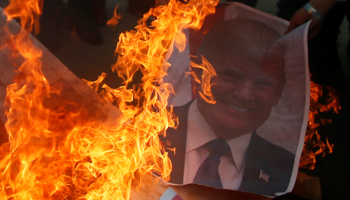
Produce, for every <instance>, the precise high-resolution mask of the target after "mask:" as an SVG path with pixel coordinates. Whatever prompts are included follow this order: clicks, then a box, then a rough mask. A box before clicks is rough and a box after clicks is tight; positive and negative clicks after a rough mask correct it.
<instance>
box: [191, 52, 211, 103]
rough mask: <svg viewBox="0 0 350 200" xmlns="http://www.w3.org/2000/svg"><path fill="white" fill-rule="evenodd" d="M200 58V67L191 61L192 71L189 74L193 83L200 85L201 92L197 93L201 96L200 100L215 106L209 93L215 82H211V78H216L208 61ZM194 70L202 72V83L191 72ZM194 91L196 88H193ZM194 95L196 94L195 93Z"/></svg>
mask: <svg viewBox="0 0 350 200" xmlns="http://www.w3.org/2000/svg"><path fill="white" fill-rule="evenodd" d="M201 57H202V64H201V65H199V64H197V63H195V62H193V61H191V70H192V71H191V72H190V73H189V74H190V75H191V76H192V77H193V79H194V81H195V82H197V83H198V84H200V86H201V90H202V91H199V95H200V96H201V98H202V99H204V100H205V101H206V102H208V103H211V104H215V103H216V101H215V100H214V96H213V94H212V92H211V87H212V86H213V85H215V84H216V82H213V78H215V77H216V72H215V69H214V67H213V66H212V65H211V64H210V63H209V61H208V60H207V59H206V58H205V57H203V56H201ZM195 68H197V69H201V70H202V79H201V80H202V81H201V80H200V79H199V78H198V77H197V75H196V73H195V72H194V71H193V69H195ZM194 89H196V87H194ZM194 94H196V92H195V91H194Z"/></svg>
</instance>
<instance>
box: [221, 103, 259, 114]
mask: <svg viewBox="0 0 350 200" xmlns="http://www.w3.org/2000/svg"><path fill="white" fill-rule="evenodd" d="M222 102H223V103H224V104H225V105H226V106H228V107H229V108H231V109H232V110H235V111H238V112H243V113H246V112H250V111H252V110H254V109H251V108H242V107H237V106H234V105H232V104H229V103H227V102H225V101H222Z"/></svg>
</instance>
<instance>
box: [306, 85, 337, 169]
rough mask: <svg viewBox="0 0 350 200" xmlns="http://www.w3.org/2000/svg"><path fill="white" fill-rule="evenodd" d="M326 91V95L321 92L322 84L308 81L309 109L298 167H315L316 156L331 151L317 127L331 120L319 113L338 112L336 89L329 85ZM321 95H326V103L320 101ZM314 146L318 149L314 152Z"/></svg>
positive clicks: (331, 146) (331, 148)
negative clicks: (323, 117)
mask: <svg viewBox="0 0 350 200" xmlns="http://www.w3.org/2000/svg"><path fill="white" fill-rule="evenodd" d="M326 90H327V91H328V93H327V94H326V96H325V95H324V94H323V92H324V91H323V89H322V85H318V84H316V83H314V82H311V83H310V97H311V98H310V110H309V121H308V128H307V131H306V135H305V143H304V148H303V152H302V155H301V158H300V164H299V167H300V168H308V169H311V170H313V169H314V168H315V163H316V156H317V155H319V154H322V153H323V156H325V155H326V152H327V151H328V153H332V152H333V146H334V145H330V144H329V142H328V138H326V143H324V142H322V140H321V135H320V134H319V133H318V127H319V126H321V125H326V124H329V123H331V122H332V120H330V119H328V120H327V119H322V118H321V117H320V116H319V114H320V113H324V112H331V111H332V112H335V113H337V114H338V113H339V110H340V108H341V107H340V104H339V101H338V95H337V93H336V91H335V90H334V89H332V88H330V87H326ZM321 97H326V98H327V100H326V103H325V104H323V103H321V102H320V98H321ZM315 148H318V150H317V151H316V152H315Z"/></svg>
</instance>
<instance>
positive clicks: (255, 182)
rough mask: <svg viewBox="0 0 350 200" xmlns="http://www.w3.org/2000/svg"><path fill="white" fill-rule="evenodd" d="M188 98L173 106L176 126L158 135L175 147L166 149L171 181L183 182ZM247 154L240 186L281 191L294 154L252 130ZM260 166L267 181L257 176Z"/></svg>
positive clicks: (270, 193) (264, 191)
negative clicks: (163, 136)
mask: <svg viewBox="0 0 350 200" xmlns="http://www.w3.org/2000/svg"><path fill="white" fill-rule="evenodd" d="M191 102H192V101H191ZM191 102H189V103H187V104H186V105H184V106H181V107H175V108H174V113H175V114H176V115H177V116H178V117H179V125H178V127H177V129H173V128H170V129H168V130H167V137H166V138H162V137H161V140H162V141H163V142H164V143H165V144H167V143H166V141H168V142H170V147H175V148H176V151H175V154H174V152H173V151H168V153H169V158H170V159H171V161H172V164H173V171H172V173H171V175H170V176H171V180H170V182H171V183H177V184H182V183H183V174H184V168H185V166H184V165H185V154H186V135H187V116H188V110H189V106H190V104H191ZM168 144H169V143H168ZM168 147H169V146H168ZM246 156H247V160H246V165H245V171H244V175H243V179H242V184H241V187H240V188H239V190H241V191H245V192H251V193H256V194H262V195H268V196H275V194H274V193H276V192H284V191H285V190H286V189H287V187H288V184H289V180H290V177H291V173H292V169H293V164H294V157H295V156H294V155H293V154H292V153H290V152H289V151H287V150H285V149H283V148H281V147H279V146H276V145H274V144H272V143H270V142H268V141H267V140H265V139H263V138H262V137H260V136H258V135H257V134H256V133H255V131H254V132H253V134H252V137H251V141H250V143H249V146H248V149H247V154H246ZM261 170H262V171H263V172H264V173H265V174H267V175H268V176H269V178H268V182H267V181H265V180H264V179H263V178H259V177H260V173H261Z"/></svg>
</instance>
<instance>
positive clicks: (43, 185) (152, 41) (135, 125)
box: [0, 0, 218, 199]
mask: <svg viewBox="0 0 350 200" xmlns="http://www.w3.org/2000/svg"><path fill="white" fill-rule="evenodd" d="M217 3H218V1H217V0H197V1H191V2H189V3H187V4H183V3H181V2H177V1H176V0H171V1H170V2H169V4H168V5H166V6H160V7H157V8H154V9H151V10H150V12H148V13H147V14H145V16H144V17H143V19H142V20H141V21H140V22H139V25H138V26H137V27H135V28H136V31H130V32H126V33H123V34H122V35H120V38H119V41H120V42H119V43H118V46H117V49H116V52H117V53H118V54H119V57H118V61H117V62H116V63H115V65H114V66H113V70H114V71H117V73H118V74H119V76H120V77H122V78H124V80H125V81H124V85H123V86H121V87H119V88H116V89H112V88H110V87H108V86H107V85H103V86H102V88H103V89H104V90H103V92H102V94H103V96H104V97H105V98H106V99H107V100H108V101H110V102H113V103H114V104H115V105H116V106H117V107H118V108H119V109H120V110H121V112H122V115H121V116H119V118H117V119H115V120H116V121H115V122H114V123H110V122H103V120H102V119H100V118H99V117H98V116H96V117H94V118H92V119H91V118H89V117H88V116H87V115H88V113H87V111H86V110H85V109H84V108H81V107H80V106H79V103H77V102H74V101H69V100H66V99H65V98H64V97H60V93H61V91H62V90H63V86H62V85H58V84H56V85H52V84H51V85H50V83H49V82H48V80H47V79H46V78H45V76H44V74H43V72H42V71H41V56H42V51H41V50H40V49H38V48H37V47H35V46H34V45H32V43H31V40H30V37H29V34H28V33H27V32H25V31H21V32H20V33H19V34H17V35H13V34H12V33H10V32H9V33H8V34H9V35H11V40H10V41H8V42H6V43H5V44H1V45H2V46H1V47H0V48H6V49H10V50H11V51H12V55H13V58H14V59H19V58H21V59H20V60H21V61H22V64H21V65H20V66H19V68H18V69H16V73H15V76H14V79H13V82H14V83H13V84H11V85H9V86H8V88H7V95H6V99H5V102H6V104H5V108H6V110H7V112H6V115H7V122H6V124H5V127H6V130H7V132H8V134H9V143H6V144H3V145H2V146H1V148H0V153H1V154H0V180H1V181H0V183H1V189H0V199H67V198H69V199H129V198H130V187H131V183H132V181H133V180H135V179H136V177H142V175H143V174H145V173H149V172H154V173H157V174H159V175H160V176H161V177H162V178H164V179H167V177H168V176H169V174H170V171H171V162H170V160H169V158H168V157H167V153H164V147H163V146H162V144H161V143H160V141H159V138H158V135H159V134H165V131H166V129H167V128H168V127H172V126H175V124H176V123H175V121H174V119H173V118H174V117H173V114H172V113H171V109H170V111H169V110H168V109H167V108H166V106H167V98H168V96H169V94H170V92H172V87H171V86H170V85H169V84H166V83H163V77H164V76H165V75H166V70H167V68H168V67H169V66H170V64H169V63H167V59H168V58H169V55H170V54H171V52H172V45H173V44H175V45H176V46H177V47H178V48H179V49H182V50H183V49H184V48H185V43H186V37H185V34H184V33H182V30H183V29H184V28H196V29H199V28H200V26H201V25H202V24H203V20H204V18H205V17H206V16H207V15H208V14H211V13H214V12H215V5H216V4H217ZM41 5H42V1H33V0H27V1H23V0H22V1H20V0H18V1H15V0H13V1H11V3H10V5H9V7H8V9H7V10H8V12H9V13H10V14H9V16H8V20H7V21H8V22H9V23H10V17H20V18H21V23H22V26H23V27H25V28H26V30H28V31H31V30H32V29H31V25H33V24H34V25H35V26H38V16H40V9H41V7H42V6H41ZM14 11H16V12H14ZM150 16H154V17H155V19H156V20H154V21H153V22H152V26H151V27H148V26H147V25H146V20H147V19H148V18H149V17H150ZM28 24H29V25H28ZM35 30H38V29H37V27H35ZM137 71H141V72H142V74H143V77H142V83H140V84H135V85H133V86H132V87H130V86H129V84H130V83H131V81H132V80H133V76H134V74H135V73H136V72H137ZM103 76H105V75H104V74H102V75H101V77H99V79H98V81H97V82H89V83H90V85H91V86H92V87H93V88H94V89H95V90H98V87H99V86H100V85H101V82H102V80H103ZM60 98H61V99H60ZM138 181H139V184H141V183H142V179H139V180H138Z"/></svg>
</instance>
